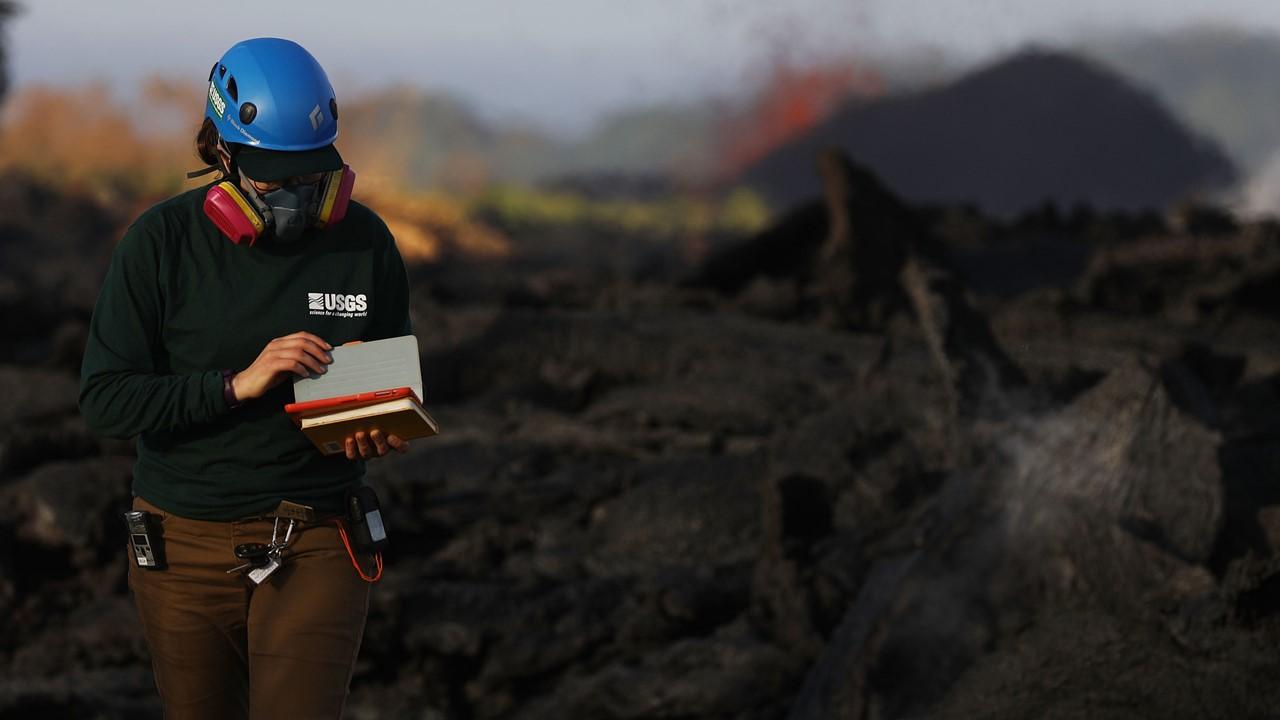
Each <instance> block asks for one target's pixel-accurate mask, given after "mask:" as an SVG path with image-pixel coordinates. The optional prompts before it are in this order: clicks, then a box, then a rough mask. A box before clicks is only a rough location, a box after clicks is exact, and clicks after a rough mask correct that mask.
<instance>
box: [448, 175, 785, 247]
mask: <svg viewBox="0 0 1280 720" xmlns="http://www.w3.org/2000/svg"><path fill="white" fill-rule="evenodd" d="M468 214H469V215H472V216H476V217H482V218H491V219H492V220H493V221H494V222H495V223H496V224H498V225H499V226H501V227H504V228H508V229H510V230H516V231H518V230H522V229H535V228H542V227H548V226H587V227H592V228H599V229H609V230H621V231H624V232H627V233H633V234H637V235H652V236H654V237H655V238H659V239H661V238H671V237H682V236H689V235H702V234H707V233H711V232H727V233H734V234H746V233H752V232H756V231H758V230H760V229H761V228H763V227H764V225H765V223H766V222H768V219H769V213H768V209H767V207H766V206H765V204H764V201H763V200H762V199H761V198H760V197H759V196H758V195H756V194H755V193H753V192H751V191H750V190H747V189H745V188H738V189H735V190H733V191H732V192H730V193H728V194H727V195H725V196H724V197H723V198H719V199H708V198H699V197H692V196H678V197H671V198H665V199H661V200H653V201H641V200H593V199H590V198H588V197H585V196H583V195H579V194H576V193H569V192H552V191H542V190H535V189H530V188H525V187H517V186H503V187H498V188H494V189H492V190H489V191H486V192H484V193H481V194H480V195H478V196H477V197H476V198H475V199H474V200H472V201H471V202H470V203H469V207H468Z"/></svg>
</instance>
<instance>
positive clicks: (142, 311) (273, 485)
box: [80, 188, 410, 520]
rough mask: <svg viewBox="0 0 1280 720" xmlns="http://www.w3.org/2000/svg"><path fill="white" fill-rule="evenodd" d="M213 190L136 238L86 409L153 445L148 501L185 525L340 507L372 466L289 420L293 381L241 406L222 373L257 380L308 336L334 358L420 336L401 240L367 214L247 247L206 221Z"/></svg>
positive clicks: (113, 276) (145, 487) (105, 325)
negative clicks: (253, 373)
mask: <svg viewBox="0 0 1280 720" xmlns="http://www.w3.org/2000/svg"><path fill="white" fill-rule="evenodd" d="M205 191H206V188H199V189H197V190H192V191H190V192H186V193H183V194H181V195H178V196H177V197H174V198H171V199H170V200H167V201H165V202H162V203H160V204H159V205H156V206H155V207H153V208H151V209H150V210H148V211H147V212H145V213H144V214H143V215H142V217H140V218H139V219H138V220H137V221H136V222H135V223H134V224H133V225H132V226H131V227H130V228H129V229H128V231H127V232H126V233H125V235H124V238H123V239H122V240H121V241H120V244H119V245H118V246H117V247H116V249H115V253H114V255H113V256H112V259H111V266H110V269H109V270H108V271H107V277H106V280H105V282H104V283H103V286H102V292H101V294H100V295H99V296H98V302H97V305H96V306H95V307H94V311H93V320H92V322H91V323H90V326H89V339H88V343H87V345H86V347H85V354H84V363H83V366H82V369H81V381H80V410H81V412H82V414H83V415H84V418H85V420H86V422H87V423H88V424H89V426H90V427H91V428H93V429H94V430H96V431H98V432H100V433H102V434H104V435H112V436H118V437H128V436H132V435H138V436H139V438H138V461H137V464H136V465H135V466H134V484H133V486H134V493H135V494H137V495H141V496H142V497H145V498H146V499H147V500H149V501H151V502H152V503H154V504H156V505H157V506H159V507H160V508H162V509H164V510H166V511H168V512H172V513H174V514H176V515H181V516H184V517H190V518H197V519H205V520H232V519H236V518H240V517H244V516H246V515H250V514H255V513H258V512H262V511H264V510H267V509H270V508H272V507H274V506H275V505H276V504H277V503H278V502H279V501H280V500H282V499H287V500H292V501H295V502H300V503H303V504H306V505H311V506H314V507H316V508H317V509H322V510H338V509H340V507H341V501H342V497H343V494H344V493H345V491H346V490H347V489H349V488H350V487H352V486H354V485H358V484H359V483H360V478H361V477H362V476H363V475H364V463H363V462H362V461H351V460H348V459H346V457H345V456H342V455H337V456H328V457H326V456H323V455H321V454H320V453H319V451H317V450H316V448H315V446H313V445H312V444H311V442H310V441H309V440H307V438H306V436H304V435H303V434H302V432H301V431H300V430H299V429H298V428H297V426H295V425H294V424H293V422H292V421H291V420H290V419H289V417H288V416H287V415H286V414H285V413H284V411H283V407H284V405H285V404H286V403H289V402H291V401H292V400H293V390H292V384H291V383H290V382H288V381H286V382H284V383H282V384H280V385H279V386H277V387H276V388H274V389H273V390H271V391H269V392H268V393H267V394H266V395H264V396H262V397H261V398H257V399H254V400H250V401H248V402H246V403H244V404H243V405H241V406H240V407H237V408H234V409H228V407H227V404H226V402H225V400H224V399H223V396H222V375H221V370H223V369H230V370H243V369H244V368H246V367H248V366H249V365H250V364H252V363H253V361H254V360H255V359H256V358H257V357H258V354H259V353H260V352H262V349H263V348H264V347H265V346H266V344H267V343H268V342H270V341H271V340H272V339H273V338H276V337H280V336H283V335H288V334H290V333H294V332H297V331H300V330H306V331H308V332H311V333H314V334H316V335H318V336H320V337H321V338H323V339H324V340H326V341H327V342H329V343H330V344H332V345H333V346H335V347H336V346H338V345H342V344H343V343H346V342H350V341H352V340H378V339H381V338H387V337H396V336H399V335H406V334H408V333H409V332H410V326H409V309H408V305H409V299H408V281H407V279H406V273H405V268H404V263H403V261H402V260H401V258H400V254H399V252H398V251H397V250H396V245H395V240H394V239H393V238H392V237H391V233H390V232H389V231H388V230H387V228H386V225H384V224H383V223H382V221H381V220H380V219H379V218H378V216H377V215H375V214H374V213H373V212H372V211H371V210H369V209H368V208H366V207H364V206H363V205H360V204H358V203H356V202H354V201H353V202H352V203H351V205H350V207H349V209H348V211H347V216H346V218H345V219H343V221H342V222H341V223H338V224H337V225H335V226H333V227H331V228H328V229H326V230H324V231H317V230H308V231H307V233H306V234H305V235H304V236H303V237H302V238H301V239H300V240H298V241H297V242H295V243H292V244H289V245H280V244H275V243H272V242H270V241H269V240H264V241H262V242H259V243H258V244H257V245H255V246H254V247H248V246H246V245H235V244H234V243H232V242H231V241H230V240H228V239H227V238H226V237H225V236H223V235H222V234H220V233H219V232H218V230H217V228H216V227H215V226H214V225H213V223H212V222H211V221H210V220H209V219H208V218H207V217H206V216H205V214H204V211H203V209H202V203H203V200H204V195H205Z"/></svg>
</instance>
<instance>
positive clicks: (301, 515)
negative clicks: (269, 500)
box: [240, 500, 340, 525]
mask: <svg viewBox="0 0 1280 720" xmlns="http://www.w3.org/2000/svg"><path fill="white" fill-rule="evenodd" d="M339 515H340V513H335V512H316V509H315V508H313V507H311V506H310V505H303V504H301V503H296V502H291V501H289V500H281V501H280V504H278V505H276V506H275V507H274V508H272V509H270V510H267V511H265V512H261V513H258V514H257V515H250V516H248V517H244V518H240V519H241V520H272V519H275V518H283V519H285V520H297V521H298V522H301V523H306V524H308V525H310V524H314V523H317V522H320V521H322V520H328V519H330V518H335V517H338V516H339Z"/></svg>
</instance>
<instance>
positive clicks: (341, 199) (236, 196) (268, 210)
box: [204, 165, 356, 246]
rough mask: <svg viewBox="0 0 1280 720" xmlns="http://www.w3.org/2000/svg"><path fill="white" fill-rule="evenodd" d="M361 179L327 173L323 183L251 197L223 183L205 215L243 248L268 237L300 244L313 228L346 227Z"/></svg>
mask: <svg viewBox="0 0 1280 720" xmlns="http://www.w3.org/2000/svg"><path fill="white" fill-rule="evenodd" d="M355 182H356V174H355V172H354V171H353V170H352V169H351V168H350V167H349V166H347V165H343V166H342V168H341V169H339V170H333V171H331V172H327V173H324V175H323V177H322V178H321V179H320V181H319V182H316V183H309V184H299V185H284V186H281V187H279V188H277V189H275V190H270V191H268V192H265V193H258V192H257V191H256V190H251V191H248V192H246V191H245V190H243V189H242V188H241V187H240V186H239V185H238V184H237V183H235V182H233V181H231V180H223V181H222V182H219V183H217V184H215V185H213V186H212V187H210V188H209V191H208V192H207V193H206V194H205V198H204V212H205V215H208V216H209V219H210V220H212V221H213V224H214V225H216V226H217V227H218V229H219V230H221V231H222V234H223V235H226V236H227V237H228V238H229V239H230V240H231V242H233V243H236V244H237V245H239V244H241V243H248V244H249V245H250V246H253V245H254V244H255V243H256V242H257V241H258V240H259V239H261V238H262V237H263V236H265V235H270V236H271V237H273V238H274V239H275V240H276V241H277V242H281V243H290V242H295V241H296V240H297V239H298V238H299V237H301V236H302V233H303V231H305V230H306V229H307V228H309V227H314V228H318V229H324V228H327V227H329V226H331V225H335V224H337V223H338V222H341V220H342V218H344V217H345V216H346V214H347V205H348V204H349V202H350V201H351V189H352V187H354V186H355Z"/></svg>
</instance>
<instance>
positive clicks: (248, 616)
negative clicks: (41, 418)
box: [80, 38, 410, 720]
mask: <svg viewBox="0 0 1280 720" xmlns="http://www.w3.org/2000/svg"><path fill="white" fill-rule="evenodd" d="M337 120H338V106H337V102H336V100H335V98H334V94H333V89H332V87H331V86H330V84H329V80H328V78H327V76H326V75H325V72H324V70H323V69H322V68H321V67H320V65H319V64H318V63H317V62H316V60H315V59H314V58H313V57H312V56H311V55H310V54H309V53H308V52H307V51H306V50H305V49H303V48H302V47H301V46H299V45H297V44H296V43H293V42H290V41H287V40H280V39H274V38H259V39H254V40H247V41H245V42H242V43H239V44H237V45H235V46H234V47H232V48H231V49H230V50H228V51H227V52H226V54H224V55H223V56H222V58H221V59H219V61H218V62H217V63H215V64H214V66H213V69H212V70H211V71H210V74H209V88H208V98H207V100H206V113H205V119H204V124H203V126H202V127H201V129H200V132H199V134H198V136H197V141H196V144H197V150H198V153H199V155H200V157H201V158H202V159H203V160H204V161H205V162H206V163H208V164H209V165H210V166H211V167H210V169H209V171H213V170H220V171H221V173H222V176H221V178H220V182H215V183H213V184H210V185H208V186H206V187H203V188H200V189H198V190H193V191H190V192H186V193H183V194H181V195H178V196H177V197H174V198H171V199H169V200H166V201H164V202H162V203H160V204H158V205H156V206H155V207H153V208H151V209H149V210H147V211H146V212H145V213H143V214H142V216H141V217H139V218H138V220H137V221H136V222H134V224H133V225H132V226H131V227H130V228H129V229H128V231H127V232H126V233H125V235H124V238H123V239H122V240H121V241H120V243H119V245H118V246H117V248H116V250H115V253H114V255H113V257H112V261H111V266H110V269H109V270H108V273H107V277H106V280H105V282H104V284H103V287H102V292H101V295H100V296H99V298H98V302H97V305H96V306H95V308H94V314H93V320H92V322H91V324H90V331H89V340H88V344H87V347H86V349H85V356H84V363H83V367H82V375H81V392H80V407H81V410H82V412H83V414H84V417H85V419H86V421H87V422H88V424H89V425H90V427H92V428H94V429H95V430H96V431H98V432H101V433H103V434H106V435H113V436H122V437H123V436H131V435H135V434H136V435H138V436H139V438H138V444H137V448H138V459H137V463H136V465H135V468H134V481H133V492H134V496H135V498H134V506H133V507H134V509H135V510H139V511H144V512H147V513H150V514H151V516H150V517H151V521H152V529H153V530H154V536H153V537H152V538H151V539H150V542H152V543H153V544H154V545H156V546H157V547H156V548H155V549H156V550H162V551H163V555H164V556H165V557H164V560H165V561H167V567H164V568H163V569H154V568H144V567H139V566H138V565H137V564H131V565H130V568H129V586H130V588H131V590H132V591H133V595H134V599H135V602H136V604H137V607H138V611H139V615H140V617H141V620H142V625H143V629H144V631H145V634H146V637H147V642H148V645H149V646H150V648H151V654H152V664H153V669H154V671H155V676H156V685H157V687H158V689H159V692H160V695H161V699H162V702H163V705H164V709H165V716H166V717H168V718H218V719H219V720H225V719H226V718H237V717H239V718H244V717H249V716H250V715H252V716H253V717H255V718H268V717H280V718H312V717H316V718H337V717H339V715H340V714H341V712H342V706H343V703H344V701H345V698H346V692H347V686H348V683H349V681H350V677H351V671H352V666H353V664H354V662H355V657H356V653H357V651H358V649H359V645H360V639H361V635H362V633H363V630H364V622H365V616H366V611H367V607H368V599H369V584H368V583H367V582H366V580H371V579H372V578H369V577H368V575H369V574H372V573H373V569H372V568H371V567H370V565H371V563H372V562H373V559H372V558H371V557H370V556H369V555H368V554H367V553H366V554H362V553H359V552H353V551H351V550H350V548H349V545H347V543H346V535H345V532H344V531H342V530H341V529H340V527H339V524H338V522H337V521H336V519H337V518H338V517H339V516H341V515H342V513H344V507H345V504H346V502H347V499H348V498H349V496H350V494H351V493H352V492H353V491H354V490H355V489H357V488H359V487H360V485H361V478H362V476H363V474H364V460H366V459H369V458H373V457H378V456H382V455H385V454H387V453H388V452H390V451H391V450H397V451H400V452H403V451H405V450H406V449H407V446H408V444H407V442H404V441H402V440H401V439H400V438H397V437H395V436H393V435H385V434H383V433H381V432H380V431H378V430H376V429H375V430H372V431H371V432H370V433H369V434H368V435H367V436H366V435H365V434H364V433H359V434H357V436H355V437H349V438H347V439H346V448H345V449H346V453H345V457H344V456H343V455H342V454H335V455H329V456H326V455H322V454H321V453H319V452H318V451H317V450H316V448H315V447H314V446H312V445H311V443H310V442H309V441H308V440H307V438H306V437H305V436H304V435H303V434H302V433H301V432H300V431H299V430H298V428H297V427H296V426H295V425H294V424H293V423H292V422H291V421H290V419H289V417H288V416H287V415H286V414H285V413H284V412H283V406H284V405H285V404H286V403H288V402H290V401H291V400H292V399H293V398H292V391H291V388H290V383H286V382H285V380H288V379H290V378H293V377H305V376H308V375H314V374H321V373H324V372H325V369H326V365H327V364H328V363H329V362H331V357H330V355H329V350H331V349H332V348H333V347H335V346H338V345H342V344H345V343H349V342H355V341H361V340H376V339H381V338H387V337H395V336H400V335H406V334H408V333H409V332H410V326H409V311H408V286H407V280H406V274H405V268H404V264H403V262H402V260H401V258H400V255H399V253H398V252H397V250H396V246H395V241H394V240H393V238H392V237H391V234H390V233H389V232H388V231H387V228H386V226H385V225H384V224H383V223H382V221H381V220H380V219H379V218H378V217H377V215H375V214H374V213H373V212H372V211H370V210H368V209H367V208H365V207H363V206H361V205H359V204H358V203H355V202H347V201H346V199H345V195H346V194H349V192H350V185H351V182H352V180H353V178H354V175H353V174H351V173H350V170H349V169H347V168H346V167H345V166H344V165H343V162H342V158H341V156H340V155H339V154H338V151H337V149H335V148H334V146H333V142H334V140H335V138H336V137H337ZM344 203H345V204H346V207H345V215H344V212H343V207H342V205H343V204H344ZM327 293H341V294H344V295H357V296H359V295H364V296H365V300H364V302H363V303H359V304H358V305H357V307H358V306H361V305H362V306H363V308H364V309H363V311H362V312H344V313H326V312H312V310H314V307H315V304H314V298H315V296H316V294H327ZM309 300H310V301H311V302H309ZM273 534H274V535H275V538H274V541H273ZM255 543H256V544H258V545H254V544H255ZM237 548H239V550H237ZM272 564H274V565H275V566H276V567H271V566H272ZM353 565H355V567H353ZM366 570H368V573H366V572H365V571H366Z"/></svg>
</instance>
